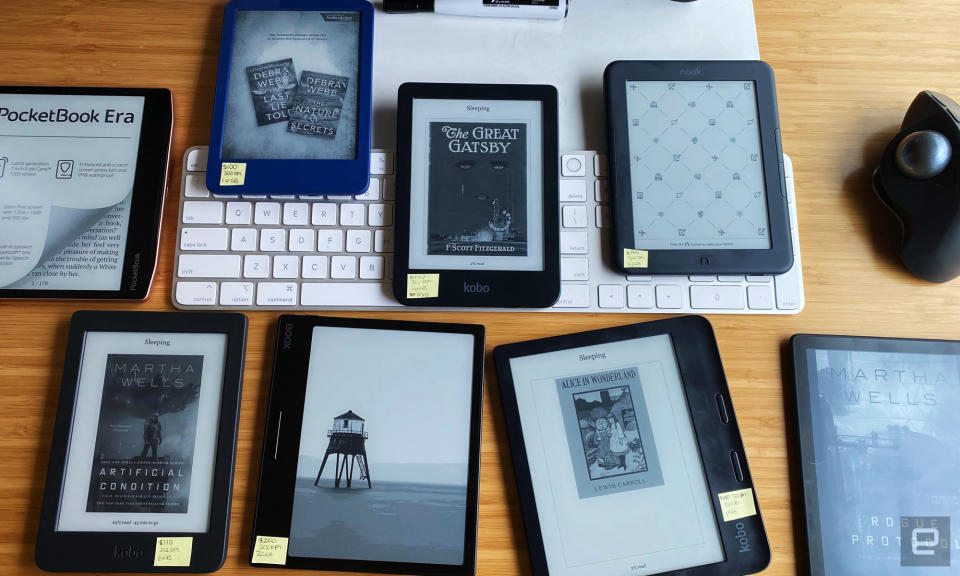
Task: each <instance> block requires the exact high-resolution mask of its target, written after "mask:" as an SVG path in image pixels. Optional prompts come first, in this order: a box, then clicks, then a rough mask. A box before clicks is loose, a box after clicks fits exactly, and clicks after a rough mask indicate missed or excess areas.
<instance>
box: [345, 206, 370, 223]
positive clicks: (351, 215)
mask: <svg viewBox="0 0 960 576" xmlns="http://www.w3.org/2000/svg"><path fill="white" fill-rule="evenodd" d="M363 214H364V205H363V204H341V205H340V225H341V226H363Z"/></svg>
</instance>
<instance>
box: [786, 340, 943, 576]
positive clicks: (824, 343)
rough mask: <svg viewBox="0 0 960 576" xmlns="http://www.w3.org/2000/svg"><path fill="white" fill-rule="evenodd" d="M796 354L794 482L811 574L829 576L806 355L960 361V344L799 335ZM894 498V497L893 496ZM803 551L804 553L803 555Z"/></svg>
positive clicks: (793, 346)
mask: <svg viewBox="0 0 960 576" xmlns="http://www.w3.org/2000/svg"><path fill="white" fill-rule="evenodd" d="M790 348H791V351H792V353H793V358H792V360H793V385H794V389H793V393H794V394H793V397H792V400H793V403H794V406H793V410H792V412H793V413H792V414H789V412H790V409H789V408H788V414H789V415H790V416H793V417H794V418H795V420H796V424H795V433H796V435H797V436H796V444H795V446H796V448H797V452H796V454H795V455H794V458H793V461H792V462H791V471H792V472H794V475H793V478H794V481H797V480H799V494H800V498H801V500H802V502H803V506H804V510H803V514H801V515H799V516H800V533H801V534H803V536H804V540H805V544H806V555H807V558H808V560H809V563H810V565H809V573H810V574H811V575H812V576H826V573H825V571H824V563H823V541H822V538H821V526H822V524H823V522H824V521H826V522H828V523H829V522H831V519H829V518H826V519H824V518H822V517H821V516H820V493H819V488H818V484H817V459H816V458H815V455H814V441H815V439H814V432H813V429H814V422H813V412H812V409H811V406H810V394H809V387H810V372H809V370H810V367H809V366H808V364H807V352H808V351H810V350H845V351H863V352H883V353H890V354H898V353H900V354H938V355H944V356H955V357H957V358H958V359H960V342H958V341H951V340H925V339H919V338H882V337H873V336H841V335H827V334H796V335H794V336H793V337H792V338H790ZM891 496H895V495H891ZM802 553H803V552H802V551H801V554H802Z"/></svg>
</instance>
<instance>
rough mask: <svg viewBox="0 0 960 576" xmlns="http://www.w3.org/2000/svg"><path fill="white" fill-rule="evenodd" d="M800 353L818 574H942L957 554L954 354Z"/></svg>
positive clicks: (957, 374)
mask: <svg viewBox="0 0 960 576" xmlns="http://www.w3.org/2000/svg"><path fill="white" fill-rule="evenodd" d="M808 355H809V356H808V358H809V365H810V366H811V368H814V367H815V370H814V369H811V370H810V377H811V379H813V380H814V382H812V383H811V386H810V401H811V415H812V426H813V429H814V435H815V438H816V442H815V462H816V487H817V493H818V496H819V507H820V526H819V528H820V529H819V532H820V539H821V545H822V550H823V562H824V568H825V570H826V573H828V574H838V575H841V576H844V575H854V574H875V575H878V576H884V575H894V574H901V573H902V571H903V568H902V566H913V567H914V568H911V569H910V570H911V573H912V574H920V575H925V574H944V573H945V572H944V571H943V570H944V568H943V566H950V565H951V553H952V555H953V563H952V565H954V566H955V565H956V561H957V558H958V557H960V535H958V532H960V530H958V525H957V522H958V519H960V483H958V482H957V478H960V424H958V423H957V419H956V412H957V409H958V407H960V369H958V368H960V366H958V359H957V358H956V357H952V356H940V355H932V354H897V353H879V352H861V351H849V350H831V351H826V350H811V351H809V352H808ZM951 520H952V523H953V526H952V527H951ZM917 528H919V529H920V532H921V533H922V534H920V536H916V533H915V532H914V530H915V529H917ZM951 528H952V531H951ZM915 536H916V537H918V538H920V540H919V541H918V542H917V543H914V542H912V540H913V539H914V537H915ZM922 566H930V568H923V567H922ZM948 571H949V570H948Z"/></svg>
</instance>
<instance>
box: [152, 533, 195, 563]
mask: <svg viewBox="0 0 960 576" xmlns="http://www.w3.org/2000/svg"><path fill="white" fill-rule="evenodd" d="M192 553H193V536H176V537H174V536H161V537H159V538H157V551H156V552H155V553H154V555H153V565H154V566H189V565H190V555H191V554H192Z"/></svg>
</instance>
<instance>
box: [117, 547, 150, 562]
mask: <svg viewBox="0 0 960 576" xmlns="http://www.w3.org/2000/svg"><path fill="white" fill-rule="evenodd" d="M142 558H143V548H134V547H133V546H130V545H128V546H127V547H126V548H121V547H119V546H117V545H116V544H114V545H113V559H114V560H141V559H142Z"/></svg>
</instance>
